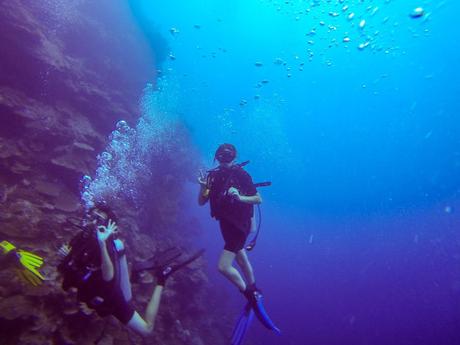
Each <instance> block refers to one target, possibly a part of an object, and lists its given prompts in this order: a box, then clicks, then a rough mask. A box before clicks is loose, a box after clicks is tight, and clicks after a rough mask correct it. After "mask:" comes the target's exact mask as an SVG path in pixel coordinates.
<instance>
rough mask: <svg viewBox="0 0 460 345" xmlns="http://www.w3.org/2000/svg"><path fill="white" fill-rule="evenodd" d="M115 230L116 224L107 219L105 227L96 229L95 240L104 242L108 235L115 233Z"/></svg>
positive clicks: (100, 226) (101, 226)
mask: <svg viewBox="0 0 460 345" xmlns="http://www.w3.org/2000/svg"><path fill="white" fill-rule="evenodd" d="M117 229H118V226H117V223H115V222H114V221H112V220H111V219H109V222H108V223H107V226H104V225H99V226H98V227H97V239H98V240H99V242H105V241H106V240H107V239H108V238H109V236H110V235H112V234H114V233H116V232H117Z"/></svg>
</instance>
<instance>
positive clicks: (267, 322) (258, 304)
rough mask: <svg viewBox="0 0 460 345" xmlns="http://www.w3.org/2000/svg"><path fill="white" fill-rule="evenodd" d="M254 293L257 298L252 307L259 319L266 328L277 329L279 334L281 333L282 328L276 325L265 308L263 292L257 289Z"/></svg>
mask: <svg viewBox="0 0 460 345" xmlns="http://www.w3.org/2000/svg"><path fill="white" fill-rule="evenodd" d="M254 295H255V299H254V301H253V304H252V308H253V309H254V313H255V314H256V317H257V319H259V321H260V322H261V323H262V325H264V326H265V328H267V329H269V330H271V331H275V332H276V333H277V334H281V331H280V329H279V328H278V327H276V325H275V323H274V322H273V321H272V320H271V319H270V317H269V316H268V314H267V311H266V310H265V307H264V304H263V296H262V294H261V293H259V292H258V291H256V292H255V293H254Z"/></svg>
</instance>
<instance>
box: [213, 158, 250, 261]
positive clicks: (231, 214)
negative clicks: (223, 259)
mask: <svg viewBox="0 0 460 345" xmlns="http://www.w3.org/2000/svg"><path fill="white" fill-rule="evenodd" d="M230 187H235V188H236V189H238V191H239V192H240V194H241V195H244V196H253V195H256V193H257V190H256V188H255V187H254V183H253V182H252V178H251V176H250V175H249V174H248V173H247V172H246V171H245V170H244V169H243V168H242V167H240V166H238V165H234V166H231V167H219V168H217V169H214V170H212V171H211V172H210V173H209V175H208V188H209V190H210V191H209V202H210V207H211V216H212V217H214V218H215V219H217V220H218V221H219V224H220V230H221V232H222V236H223V238H224V241H225V246H224V249H226V250H228V251H231V252H234V253H237V252H238V251H240V250H241V249H243V248H244V244H245V242H246V239H247V237H248V235H249V232H250V230H251V218H252V216H253V214H254V208H253V205H251V204H246V203H242V202H240V201H238V200H235V199H234V198H233V197H231V196H229V195H227V191H228V189H229V188H230Z"/></svg>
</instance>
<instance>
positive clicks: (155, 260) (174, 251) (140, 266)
mask: <svg viewBox="0 0 460 345" xmlns="http://www.w3.org/2000/svg"><path fill="white" fill-rule="evenodd" d="M181 255H182V252H181V250H180V249H179V248H177V247H171V248H168V249H166V250H164V251H161V252H160V253H157V254H156V255H154V256H152V257H151V258H150V259H147V260H145V261H142V262H137V263H135V264H134V265H133V269H132V270H133V272H141V271H149V270H157V269H159V268H161V267H163V266H166V265H168V264H169V263H171V262H172V261H174V260H175V259H177V258H179V257H180V256H181Z"/></svg>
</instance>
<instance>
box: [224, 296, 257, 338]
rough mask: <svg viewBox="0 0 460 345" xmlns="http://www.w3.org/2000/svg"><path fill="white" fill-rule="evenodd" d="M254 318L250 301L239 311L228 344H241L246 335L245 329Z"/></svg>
mask: <svg viewBox="0 0 460 345" xmlns="http://www.w3.org/2000/svg"><path fill="white" fill-rule="evenodd" d="M253 318H254V310H253V308H252V307H251V303H249V302H248V303H247V304H246V305H245V307H244V309H243V312H242V313H241V315H240V317H239V318H238V321H237V323H236V325H235V328H234V329H233V335H232V340H231V342H230V345H241V344H242V342H243V339H244V336H245V335H246V331H247V330H248V328H249V325H250V324H251V322H252V320H253Z"/></svg>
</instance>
